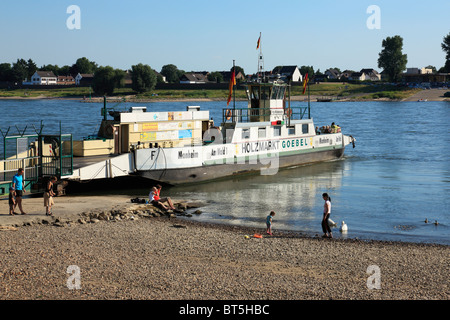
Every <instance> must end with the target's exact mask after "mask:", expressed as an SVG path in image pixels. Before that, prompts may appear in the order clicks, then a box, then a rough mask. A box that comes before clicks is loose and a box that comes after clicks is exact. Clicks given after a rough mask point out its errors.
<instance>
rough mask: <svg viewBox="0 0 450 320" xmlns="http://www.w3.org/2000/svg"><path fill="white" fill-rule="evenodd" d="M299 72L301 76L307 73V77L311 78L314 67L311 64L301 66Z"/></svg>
mask: <svg viewBox="0 0 450 320" xmlns="http://www.w3.org/2000/svg"><path fill="white" fill-rule="evenodd" d="M300 73H301V74H302V76H305V74H308V78H310V79H312V78H313V77H314V67H313V66H301V67H300Z"/></svg>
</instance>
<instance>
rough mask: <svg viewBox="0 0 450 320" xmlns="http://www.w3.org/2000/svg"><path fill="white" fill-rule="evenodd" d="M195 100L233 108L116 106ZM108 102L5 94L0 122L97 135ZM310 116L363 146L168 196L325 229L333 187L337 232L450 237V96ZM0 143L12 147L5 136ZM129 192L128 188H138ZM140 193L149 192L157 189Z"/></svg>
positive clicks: (227, 215)
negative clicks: (272, 214)
mask: <svg viewBox="0 0 450 320" xmlns="http://www.w3.org/2000/svg"><path fill="white" fill-rule="evenodd" d="M291 104H292V106H293V107H296V106H306V103H304V102H291ZM113 105H114V104H110V105H108V107H112V106H113ZM187 105H198V106H200V107H201V109H202V110H210V115H211V117H212V118H213V119H214V120H215V123H216V124H219V123H220V122H221V117H222V108H224V107H225V106H226V104H225V103H224V102H152V103H138V104H131V103H123V104H121V105H119V106H117V107H118V108H119V109H128V108H129V107H130V106H147V108H148V110H152V111H175V110H186V106H187ZM236 107H238V108H243V107H246V102H236ZM101 108H102V104H100V103H81V102H79V101H76V100H33V101H31V100H0V119H1V120H0V129H2V130H3V131H5V130H6V129H7V128H8V127H11V129H10V133H17V128H19V129H20V130H23V129H24V128H25V126H26V125H28V130H27V131H28V132H29V130H30V128H32V125H33V124H34V126H35V127H36V128H38V127H39V125H40V121H41V120H43V121H44V122H43V123H44V132H45V133H47V134H50V133H58V132H59V125H60V121H61V125H62V128H63V130H62V131H63V133H72V134H73V136H74V139H81V138H83V137H86V136H88V135H92V134H96V132H97V130H98V126H99V123H100V121H101V119H102V117H101V114H100V110H101ZM311 116H312V117H313V119H314V122H315V125H317V126H322V125H328V124H331V122H333V121H334V122H335V123H337V124H339V125H340V126H341V127H342V131H343V133H344V134H350V135H353V136H354V137H355V138H356V139H357V141H356V148H354V149H353V148H352V147H351V145H350V146H348V147H347V149H346V151H345V157H344V158H343V159H341V160H337V161H331V162H326V163H319V164H313V165H305V166H298V167H293V168H289V169H285V170H280V171H279V172H278V174H277V175H273V176H261V175H253V176H245V177H239V178H231V179H225V180H222V181H218V182H209V183H203V184H198V185H192V186H185V187H173V188H165V189H163V195H164V196H171V197H174V198H183V199H197V200H204V201H206V202H207V203H208V205H207V206H206V207H204V208H202V211H203V213H202V214H201V215H198V216H197V215H194V216H193V217H192V218H190V219H198V220H201V221H208V222H216V223H227V224H233V225H245V226H252V227H259V228H264V227H265V217H266V216H267V215H268V214H269V212H270V210H274V211H275V212H276V215H275V217H274V220H273V221H274V222H273V229H274V232H275V234H276V230H277V229H279V230H280V229H286V230H295V231H301V232H304V233H307V234H312V235H315V234H318V235H321V234H322V231H321V226H320V223H321V218H322V211H323V200H322V196H321V195H322V193H323V192H327V193H328V194H329V195H330V196H331V200H332V214H331V219H332V220H334V221H335V222H337V223H338V225H340V223H341V221H345V223H346V224H347V225H348V232H347V233H345V234H342V233H340V232H339V229H338V228H334V229H333V231H334V232H333V233H334V236H335V237H337V238H340V237H347V238H359V239H375V240H401V241H414V242H432V243H441V244H447V245H448V244H450V236H449V231H450V213H449V209H450V161H449V159H450V126H449V122H450V103H448V102H431V101H428V102H324V103H319V102H311ZM16 125H17V128H16V127H15V126H16ZM0 147H1V150H2V151H3V147H2V141H1V142H0ZM127 189H128V187H127V188H124V190H120V191H119V192H121V191H123V192H124V193H126V194H130V190H127ZM133 193H134V194H138V195H140V196H142V197H145V196H146V195H147V194H148V190H147V189H145V190H133ZM55 209H56V207H55ZM425 219H428V220H429V221H430V223H425V222H424V221H425ZM435 221H437V222H438V225H435V224H433V223H432V222H435Z"/></svg>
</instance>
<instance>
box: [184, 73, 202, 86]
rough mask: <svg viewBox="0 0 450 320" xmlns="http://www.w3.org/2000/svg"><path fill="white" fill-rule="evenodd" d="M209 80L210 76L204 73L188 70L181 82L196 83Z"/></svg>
mask: <svg viewBox="0 0 450 320" xmlns="http://www.w3.org/2000/svg"><path fill="white" fill-rule="evenodd" d="M207 82H208V76H207V75H206V74H203V73H194V72H188V73H185V74H183V75H182V76H181V77H180V83H189V84H196V83H207Z"/></svg>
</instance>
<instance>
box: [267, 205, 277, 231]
mask: <svg viewBox="0 0 450 320" xmlns="http://www.w3.org/2000/svg"><path fill="white" fill-rule="evenodd" d="M274 216H275V211H270V214H269V215H268V216H267V218H266V225H267V230H266V233H267V234H268V235H272V220H273V217H274Z"/></svg>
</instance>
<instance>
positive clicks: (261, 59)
mask: <svg viewBox="0 0 450 320" xmlns="http://www.w3.org/2000/svg"><path fill="white" fill-rule="evenodd" d="M258 49H259V53H258V78H257V81H258V82H264V77H265V74H264V56H263V54H262V48H261V32H260V33H259V38H258V42H257V44H256V50H258ZM261 75H262V80H261Z"/></svg>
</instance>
